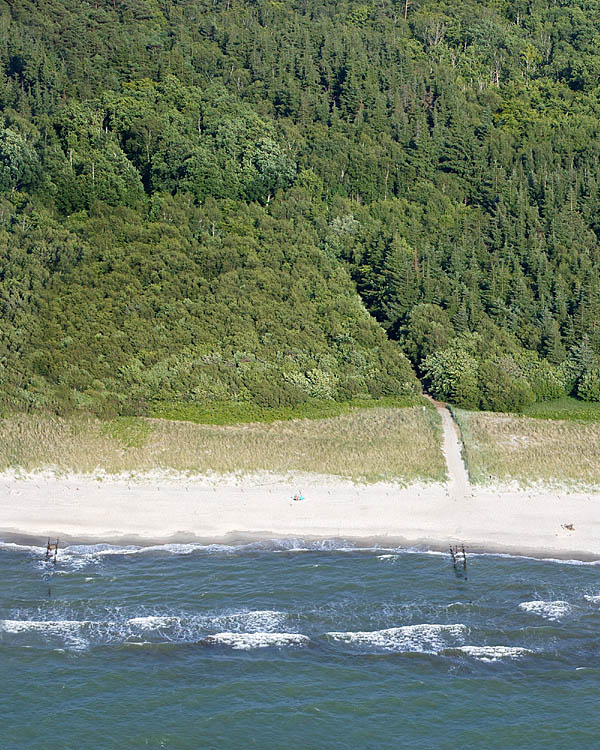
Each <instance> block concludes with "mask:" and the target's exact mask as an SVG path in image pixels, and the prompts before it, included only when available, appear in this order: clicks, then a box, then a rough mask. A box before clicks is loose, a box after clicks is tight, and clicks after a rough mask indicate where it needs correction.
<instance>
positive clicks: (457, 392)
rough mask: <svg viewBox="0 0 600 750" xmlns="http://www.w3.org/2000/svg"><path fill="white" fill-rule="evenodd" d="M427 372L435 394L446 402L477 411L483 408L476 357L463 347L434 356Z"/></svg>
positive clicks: (427, 361)
mask: <svg viewBox="0 0 600 750" xmlns="http://www.w3.org/2000/svg"><path fill="white" fill-rule="evenodd" d="M423 372H424V375H425V379H426V382H427V385H428V387H429V389H430V391H431V393H432V394H433V395H434V396H435V397H436V398H439V399H441V400H442V401H450V402H451V403H453V404H456V405H457V406H463V407H465V408H467V409H476V408H477V407H478V406H479V401H480V398H481V394H480V392H479V378H478V372H479V366H478V363H477V360H476V359H475V357H473V356H472V355H471V354H469V353H468V352H466V351H465V350H464V349H463V348H462V347H460V346H450V347H449V348H448V349H444V350H443V351H441V352H436V353H435V354H430V355H429V356H428V357H426V358H425V360H424V362H423Z"/></svg>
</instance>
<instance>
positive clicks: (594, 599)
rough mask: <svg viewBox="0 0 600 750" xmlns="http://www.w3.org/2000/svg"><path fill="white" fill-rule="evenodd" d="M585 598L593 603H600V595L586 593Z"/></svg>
mask: <svg viewBox="0 0 600 750" xmlns="http://www.w3.org/2000/svg"><path fill="white" fill-rule="evenodd" d="M583 598H584V599H585V600H586V602H591V603H592V604H600V596H592V595H591V594H585V595H584V597H583Z"/></svg>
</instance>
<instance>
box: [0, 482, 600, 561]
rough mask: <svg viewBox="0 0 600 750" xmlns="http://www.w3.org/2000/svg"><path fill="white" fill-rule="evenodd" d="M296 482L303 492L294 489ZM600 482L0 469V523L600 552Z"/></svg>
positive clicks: (17, 532) (104, 531) (71, 535)
mask: <svg viewBox="0 0 600 750" xmlns="http://www.w3.org/2000/svg"><path fill="white" fill-rule="evenodd" d="M297 492H301V493H302V494H303V496H304V499H303V500H300V501H297V500H294V499H293V497H294V495H295V494H296V493H297ZM599 505H600V493H596V492H588V493H583V492H569V491H567V490H564V489H563V490H560V491H553V490H550V489H546V490H544V489H541V488H533V489H527V490H525V489H519V488H517V487H504V488H499V487H495V488H479V489H478V488H470V489H469V491H468V492H462V491H461V492H457V491H456V490H455V487H453V484H452V483H448V484H428V485H411V486H408V487H403V486H401V485H398V484H394V483H377V484H368V485H367V484H365V485H360V484H354V483H352V482H349V481H343V480H340V479H338V478H336V477H327V476H319V475H309V474H305V475H298V474H290V475H288V476H282V475H272V474H268V473H257V474H253V475H229V476H185V475H175V474H166V473H165V474H162V473H159V472H154V473H151V474H146V475H137V476H130V477H128V476H112V477H111V476H108V475H102V474H97V475H93V476H92V475H89V476H84V475H79V476H78V475H68V476H55V475H54V474H53V473H52V472H40V473H33V474H18V473H15V472H6V473H4V474H2V475H0V535H1V536H2V538H3V539H5V540H14V539H17V538H23V537H41V538H42V539H44V538H45V537H46V536H48V535H50V536H59V537H61V538H62V539H64V540H65V541H67V540H69V541H94V542H113V543H114V542H125V541H127V542H137V543H140V544H143V543H157V542H167V541H171V542H172V541H186V542H189V541H194V540H198V541H202V542H206V541H215V542H217V541H231V540H233V539H235V540H243V539H269V538H279V537H286V536H295V537H302V538H306V539H310V538H324V537H336V538H343V539H347V540H352V541H359V540H369V541H376V542H378V543H381V544H383V545H388V544H399V545H410V546H422V547H427V548H441V549H444V548H446V547H447V545H448V544H449V543H455V542H462V543H464V544H465V545H467V546H468V547H469V548H470V549H471V550H473V551H475V550H482V551H501V552H508V553H513V554H532V555H538V556H551V557H572V558H577V559H590V558H595V557H598V558H600V514H599V513H598V508H599Z"/></svg>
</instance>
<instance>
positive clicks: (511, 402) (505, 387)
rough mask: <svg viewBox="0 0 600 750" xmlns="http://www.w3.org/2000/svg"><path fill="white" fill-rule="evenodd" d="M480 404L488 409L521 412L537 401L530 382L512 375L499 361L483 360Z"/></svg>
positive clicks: (480, 377) (480, 370)
mask: <svg viewBox="0 0 600 750" xmlns="http://www.w3.org/2000/svg"><path fill="white" fill-rule="evenodd" d="M479 382H480V390H481V401H480V406H481V408H482V409H485V410H487V411H512V412H520V411H522V409H523V408H525V407H526V406H529V405H530V404H532V403H533V402H534V401H535V395H534V393H533V391H532V390H531V387H530V385H529V383H528V382H527V381H526V380H525V378H523V377H516V378H515V377H512V376H511V375H510V374H509V373H508V372H507V370H506V369H505V367H503V366H502V364H501V363H499V362H493V361H489V360H488V361H487V362H483V363H482V365H481V366H480V368H479Z"/></svg>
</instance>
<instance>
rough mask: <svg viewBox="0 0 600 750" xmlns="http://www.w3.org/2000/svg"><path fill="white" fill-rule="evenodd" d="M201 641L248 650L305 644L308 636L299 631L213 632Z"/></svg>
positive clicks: (308, 640)
mask: <svg viewBox="0 0 600 750" xmlns="http://www.w3.org/2000/svg"><path fill="white" fill-rule="evenodd" d="M203 642H204V643H206V644H210V645H216V646H229V647H230V648H232V649H235V650H237V651H250V649H253V648H273V647H275V648H283V647H286V646H306V645H307V644H308V643H309V642H310V638H309V637H308V636H306V635H302V634H301V633H215V635H209V636H207V637H206V638H205V639H204V641H203Z"/></svg>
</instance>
